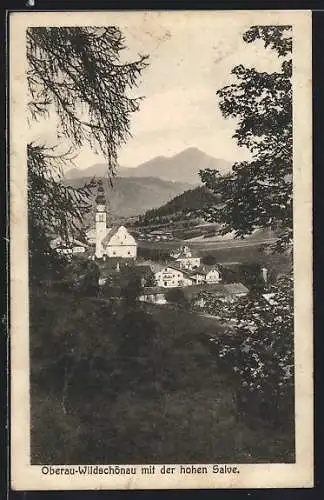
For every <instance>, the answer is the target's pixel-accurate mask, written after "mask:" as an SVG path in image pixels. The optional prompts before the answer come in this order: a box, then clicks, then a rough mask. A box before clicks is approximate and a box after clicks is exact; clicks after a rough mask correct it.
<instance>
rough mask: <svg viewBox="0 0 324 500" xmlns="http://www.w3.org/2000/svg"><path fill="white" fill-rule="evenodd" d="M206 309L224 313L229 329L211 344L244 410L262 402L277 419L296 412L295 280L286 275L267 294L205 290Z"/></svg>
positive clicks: (283, 422) (285, 419) (221, 316)
mask: <svg viewBox="0 0 324 500" xmlns="http://www.w3.org/2000/svg"><path fill="white" fill-rule="evenodd" d="M204 298H205V301H206V302H205V305H204V310H206V311H207V312H209V313H212V314H215V315H218V316H219V319H220V321H221V322H223V323H224V324H225V325H227V330H228V331H227V335H226V336H222V337H216V336H215V337H213V338H212V339H211V345H212V346H213V349H215V351H216V352H217V355H218V356H219V357H220V358H221V359H222V361H223V364H224V368H225V370H226V371H227V372H228V373H229V374H230V375H231V377H232V378H233V380H234V384H235V385H236V386H237V388H238V390H237V397H238V399H239V403H240V406H241V408H242V409H244V411H251V407H252V405H254V406H255V407H257V408H258V409H259V410H260V412H261V413H262V412H263V416H264V417H265V418H266V419H267V420H269V421H270V422H273V423H274V424H275V425H282V426H286V425H289V423H291V420H292V416H293V391H294V335H293V333H294V321H293V280H292V278H291V277H289V276H281V277H279V278H278V280H277V282H276V284H275V285H272V286H271V287H270V289H269V290H268V294H267V295H266V299H265V298H264V296H263V295H261V294H259V295H257V294H255V295H253V296H251V295H250V296H247V297H244V298H241V299H240V300H238V302H232V303H224V302H222V301H220V300H219V299H217V298H215V297H212V296H205V297H204Z"/></svg>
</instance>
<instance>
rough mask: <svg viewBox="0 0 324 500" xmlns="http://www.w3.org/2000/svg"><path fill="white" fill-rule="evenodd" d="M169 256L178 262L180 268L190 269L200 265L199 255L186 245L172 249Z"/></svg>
mask: <svg viewBox="0 0 324 500" xmlns="http://www.w3.org/2000/svg"><path fill="white" fill-rule="evenodd" d="M171 257H172V258H173V259H174V260H175V261H176V262H177V263H178V265H179V266H180V269H187V270H192V269H195V268H196V267H199V266H200V257H199V256H198V255H197V254H196V253H194V252H193V251H192V250H190V248H189V247H187V246H184V247H181V248H180V249H178V250H174V251H173V252H172V253H171Z"/></svg>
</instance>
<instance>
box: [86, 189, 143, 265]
mask: <svg viewBox="0 0 324 500" xmlns="http://www.w3.org/2000/svg"><path fill="white" fill-rule="evenodd" d="M98 184H99V186H98V193H97V196H96V200H95V202H96V216H95V227H94V228H91V229H89V230H88V231H87V233H86V235H87V239H88V242H89V243H92V244H95V257H96V258H97V259H106V258H117V257H119V258H122V259H136V256H137V243H136V240H135V238H133V236H132V235H131V234H130V233H129V232H128V231H127V229H126V227H125V226H111V227H109V226H107V211H106V199H105V192H104V188H103V185H102V181H99V182H98Z"/></svg>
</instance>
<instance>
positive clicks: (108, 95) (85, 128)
mask: <svg viewBox="0 0 324 500" xmlns="http://www.w3.org/2000/svg"><path fill="white" fill-rule="evenodd" d="M26 36H27V62H28V70H27V84H28V111H29V122H30V124H31V125H32V124H33V122H38V121H41V120H43V119H50V120H51V121H52V122H53V123H56V143H55V144H53V145H51V146H48V145H47V146H45V145H43V144H37V143H30V144H28V148H27V157H28V203H29V227H30V237H29V240H30V241H29V243H30V255H31V274H32V275H33V274H36V273H37V274H40V273H41V271H42V269H43V268H38V269H37V270H35V271H34V265H36V266H37V262H38V255H40V256H41V257H43V260H46V257H47V256H48V257H49V259H50V257H51V256H49V255H48V247H49V242H48V238H49V236H50V235H51V234H53V233H54V234H59V235H60V236H61V237H62V238H63V239H64V240H68V239H69V238H73V237H75V233H76V231H78V230H79V228H80V225H81V221H82V218H83V216H84V214H85V213H87V211H89V210H90V208H91V207H90V195H91V189H92V188H93V182H90V183H87V184H86V185H85V186H83V187H82V188H79V189H74V188H72V187H69V186H63V184H62V183H61V179H62V175H63V170H64V168H65V167H66V166H71V161H72V160H73V156H74V155H75V154H77V153H78V152H79V151H80V149H81V148H82V147H84V146H90V147H91V148H92V150H94V151H96V152H98V153H101V154H103V156H104V157H105V160H106V161H107V177H110V178H111V177H112V176H113V175H114V173H115V170H116V165H117V154H118V149H119V147H120V146H121V145H122V144H123V143H124V142H125V141H126V140H127V139H128V137H129V136H130V116H131V114H132V113H133V112H136V111H137V110H138V109H139V102H140V99H139V98H134V97H129V91H130V90H131V89H133V88H134V87H135V86H136V85H137V81H138V78H139V76H140V74H141V72H142V71H143V69H144V68H145V67H146V65H147V62H146V59H147V58H146V56H139V58H138V60H135V61H132V62H130V61H125V58H124V57H123V51H124V49H125V48H126V45H125V40H124V37H123V35H122V33H121V31H120V29H119V28H118V27H116V26H108V27H86V26H85V27H55V28H51V27H32V28H29V29H28V30H27V33H26ZM38 233H42V234H43V236H44V237H43V239H42V240H41V241H40V239H38V238H35V234H36V235H37V234H38Z"/></svg>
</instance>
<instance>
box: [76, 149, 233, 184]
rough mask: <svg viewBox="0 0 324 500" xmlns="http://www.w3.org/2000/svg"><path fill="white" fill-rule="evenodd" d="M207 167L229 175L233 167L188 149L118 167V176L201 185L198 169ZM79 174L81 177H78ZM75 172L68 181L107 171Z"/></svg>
mask: <svg viewBox="0 0 324 500" xmlns="http://www.w3.org/2000/svg"><path fill="white" fill-rule="evenodd" d="M205 168H210V169H216V170H219V171H220V172H224V173H225V172H229V171H230V169H231V164H230V163H229V162H227V161H225V160H222V159H217V158H213V157H212V156H209V155H207V154H206V153H204V152H203V151H201V150H200V149H198V148H197V147H193V146H192V147H189V148H187V149H184V150H183V151H180V152H179V153H177V154H175V155H173V156H169V157H166V156H156V157H155V158H152V159H151V160H148V161H146V162H143V163H142V164H140V165H138V166H137V167H134V168H131V167H119V169H118V171H117V176H118V177H156V178H159V179H163V180H168V181H177V182H185V183H189V184H192V185H197V184H200V183H201V181H200V177H199V170H203V169H205ZM78 172H79V173H80V175H78ZM78 172H77V169H73V171H70V172H68V173H67V175H66V178H70V179H71V178H76V177H78V176H79V177H93V176H103V175H105V173H106V172H107V166H106V165H105V164H96V165H93V166H91V167H89V168H87V169H85V170H78Z"/></svg>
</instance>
